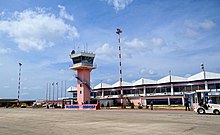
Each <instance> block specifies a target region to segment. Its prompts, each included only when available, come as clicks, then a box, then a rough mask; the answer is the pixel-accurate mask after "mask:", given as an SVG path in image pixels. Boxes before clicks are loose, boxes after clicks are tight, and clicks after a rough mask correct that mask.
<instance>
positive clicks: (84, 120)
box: [0, 108, 220, 135]
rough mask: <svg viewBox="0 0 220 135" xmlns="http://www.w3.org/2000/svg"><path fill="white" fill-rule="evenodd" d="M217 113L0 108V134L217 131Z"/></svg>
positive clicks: (196, 134)
mask: <svg viewBox="0 0 220 135" xmlns="http://www.w3.org/2000/svg"><path fill="white" fill-rule="evenodd" d="M219 127H220V115H198V114H197V113H194V112H193V111H183V110H138V109H136V110H131V109H125V110H121V109H113V110H111V109H105V110H97V111H90V110H87V111H73V110H62V109H32V108H10V109H9V108H8V109H7V108H0V135H218V134H219V133H220V128H219Z"/></svg>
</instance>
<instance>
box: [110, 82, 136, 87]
mask: <svg viewBox="0 0 220 135" xmlns="http://www.w3.org/2000/svg"><path fill="white" fill-rule="evenodd" d="M119 86H120V81H117V82H116V83H114V84H113V85H112V87H119ZM122 86H132V83H130V82H125V81H122Z"/></svg>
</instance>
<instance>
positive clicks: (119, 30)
mask: <svg viewBox="0 0 220 135" xmlns="http://www.w3.org/2000/svg"><path fill="white" fill-rule="evenodd" d="M121 33H122V30H121V29H119V28H118V29H117V31H116V34H118V50H119V68H120V72H119V73H120V80H119V82H120V91H121V94H120V98H121V108H123V107H124V104H123V90H122V63H121V46H120V34H121Z"/></svg>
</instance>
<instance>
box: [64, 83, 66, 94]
mask: <svg viewBox="0 0 220 135" xmlns="http://www.w3.org/2000/svg"><path fill="white" fill-rule="evenodd" d="M64 85H65V86H64V88H65V90H64V91H65V93H64V94H65V95H64V96H65V98H66V80H65V83H64Z"/></svg>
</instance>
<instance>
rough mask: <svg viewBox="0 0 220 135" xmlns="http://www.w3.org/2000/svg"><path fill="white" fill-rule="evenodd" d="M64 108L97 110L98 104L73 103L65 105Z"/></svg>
mask: <svg viewBox="0 0 220 135" xmlns="http://www.w3.org/2000/svg"><path fill="white" fill-rule="evenodd" d="M65 109H67V110H99V109H100V105H99V104H73V105H65Z"/></svg>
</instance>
